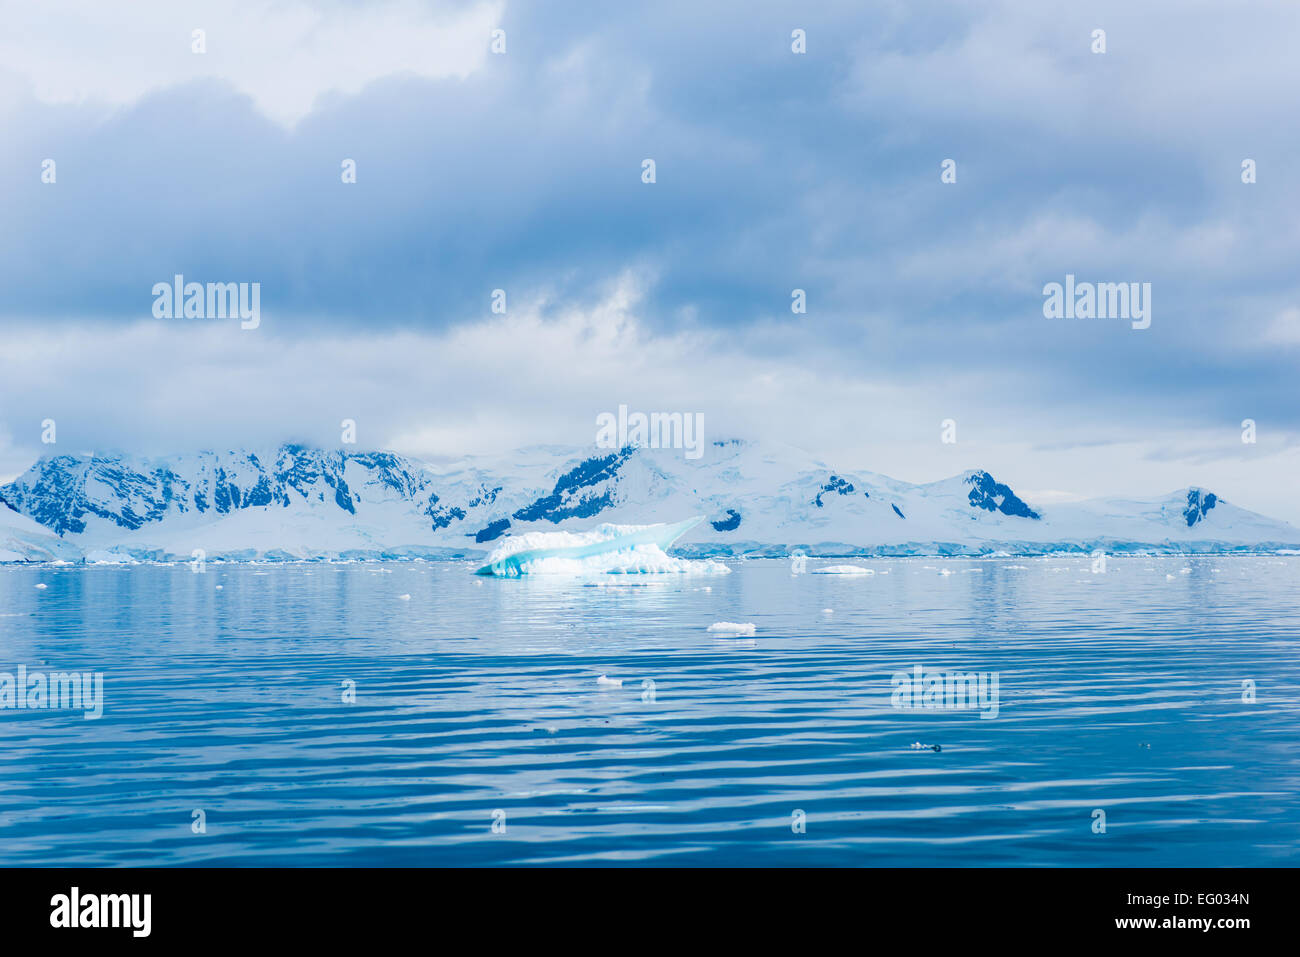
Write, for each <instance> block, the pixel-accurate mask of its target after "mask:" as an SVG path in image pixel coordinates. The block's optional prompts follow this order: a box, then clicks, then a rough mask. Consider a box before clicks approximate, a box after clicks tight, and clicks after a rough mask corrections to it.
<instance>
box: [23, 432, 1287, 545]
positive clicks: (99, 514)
mask: <svg viewBox="0 0 1300 957" xmlns="http://www.w3.org/2000/svg"><path fill="white" fill-rule="evenodd" d="M692 514H704V515H705V517H706V519H707V521H705V522H703V523H701V525H700V526H698V527H697V529H695V530H694V531H692V533H691V534H690V535H688V536H686V537H685V538H684V539H683V540H682V541H681V542H680V543H679V544H678V550H679V551H680V552H682V553H683V554H687V555H692V556H705V555H712V556H718V555H722V556H726V555H778V554H780V555H783V554H789V553H790V552H792V551H794V550H796V549H798V550H803V551H805V552H807V553H808V554H813V555H887V554H900V555H922V554H934V555H944V554H954V555H955V554H970V555H987V554H996V553H1007V554H1040V553H1044V552H1049V551H1076V552H1077V551H1092V550H1093V549H1095V548H1102V549H1104V550H1108V551H1135V550H1157V551H1247V550H1258V551H1285V550H1291V549H1295V548H1300V530H1297V529H1296V528H1295V527H1294V526H1291V525H1289V524H1288V523H1285V522H1281V521H1278V520H1274V519H1271V518H1268V517H1266V516H1263V515H1258V514H1257V513H1253V512H1249V511H1247V510H1245V509H1241V508H1238V507H1237V506H1234V505H1232V504H1231V503H1230V502H1228V501H1226V500H1225V499H1223V498H1222V496H1220V495H1218V494H1217V493H1215V492H1211V491H1209V490H1206V489H1202V488H1200V487H1197V486H1189V487H1186V488H1183V489H1179V490H1177V491H1175V492H1172V493H1170V494H1169V495H1166V496H1163V497H1160V498H1156V499H1149V500H1121V499H1099V500H1092V501H1088V502H1078V503H1071V504H1067V505H1059V504H1058V505H1052V506H1037V505H1034V504H1033V503H1030V502H1027V501H1025V500H1024V499H1022V498H1021V497H1020V496H1019V495H1017V494H1016V492H1015V490H1014V489H1013V488H1012V486H1011V485H1009V484H1007V483H1005V482H1001V481H999V480H998V479H997V478H995V477H994V476H993V475H992V474H990V473H989V472H988V471H986V470H983V469H972V470H968V471H966V472H963V473H960V474H959V475H955V476H952V477H950V478H947V479H942V480H939V481H937V482H930V483H926V484H919V485H917V484H911V483H907V482H902V481H899V480H896V479H892V478H889V477H888V476H885V475H881V474H878V473H874V472H869V471H862V470H840V469H835V468H833V467H831V466H830V465H828V464H827V463H825V462H824V461H822V460H821V459H819V458H817V457H815V456H811V455H808V454H807V453H804V452H802V451H800V450H798V449H794V448H791V447H787V446H778V445H772V444H760V443H754V442H747V441H742V440H724V441H717V442H714V443H712V444H711V445H710V446H708V452H707V453H706V455H705V456H703V457H702V458H700V459H698V460H690V459H686V458H685V456H684V455H683V453H682V452H681V451H680V450H671V449H649V448H644V447H637V446H625V447H623V448H620V449H590V448H587V449H581V448H569V447H558V446H532V447H529V448H525V449H519V450H515V451H514V452H512V453H508V454H506V455H501V456H476V457H465V458H462V459H460V460H457V461H454V462H450V463H444V464H429V463H424V462H421V461H419V460H417V459H415V458H411V457H408V456H404V455H401V454H399V453H396V452H388V451H381V450H373V451H353V450H351V449H320V448H314V447H311V446H307V445H304V444H300V443H284V444H281V445H279V446H276V447H274V448H270V449H230V450H225V451H213V450H206V451H200V452H190V453H183V454H179V455H172V456H162V457H157V456H155V457H146V456H132V455H129V454H126V453H111V454H83V455H66V454H61V455H53V456H46V457H43V458H41V459H40V460H38V461H37V462H36V463H35V464H33V465H32V467H31V468H29V469H28V470H27V472H25V473H23V474H22V475H20V476H18V477H17V478H15V479H14V480H13V481H12V482H10V483H8V484H7V485H4V486H2V487H0V561H23V560H29V561H48V560H66V559H65V558H63V557H62V556H67V555H70V554H74V551H73V549H75V554H79V555H81V556H84V557H86V558H87V559H89V560H92V561H98V560H160V561H164V560H165V561H173V560H178V559H183V560H189V559H190V558H191V556H192V555H193V554H194V553H195V551H196V550H198V551H200V552H202V553H203V555H205V556H206V557H208V558H212V559H214V560H215V559H218V558H224V559H227V560H295V559H297V560H302V559H319V558H326V559H347V558H413V557H423V558H445V557H462V556H463V557H468V558H477V557H481V556H482V555H483V554H485V553H486V551H487V550H488V549H490V548H492V547H493V543H494V542H496V541H497V540H498V539H500V538H502V537H503V536H506V535H511V534H518V533H522V532H528V531H543V530H566V531H568V530H574V529H581V528H587V527H590V526H591V525H593V524H596V523H599V522H612V523H615V524H647V523H652V522H664V521H676V520H679V519H681V518H682V517H683V516H686V515H692ZM19 519H21V520H22V521H18V520H19ZM15 556H17V557H15Z"/></svg>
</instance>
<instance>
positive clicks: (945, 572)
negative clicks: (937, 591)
mask: <svg viewBox="0 0 1300 957" xmlns="http://www.w3.org/2000/svg"><path fill="white" fill-rule="evenodd" d="M939 574H940V575H951V574H952V572H950V571H948V569H946V568H940V569H939Z"/></svg>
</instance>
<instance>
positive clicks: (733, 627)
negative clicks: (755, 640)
mask: <svg viewBox="0 0 1300 957" xmlns="http://www.w3.org/2000/svg"><path fill="white" fill-rule="evenodd" d="M709 631H710V632H712V633H713V634H715V635H752V634H754V632H756V631H758V628H757V627H756V626H755V625H754V623H753V622H752V621H750V622H736V621H715V622H714V623H713V624H711V625H709Z"/></svg>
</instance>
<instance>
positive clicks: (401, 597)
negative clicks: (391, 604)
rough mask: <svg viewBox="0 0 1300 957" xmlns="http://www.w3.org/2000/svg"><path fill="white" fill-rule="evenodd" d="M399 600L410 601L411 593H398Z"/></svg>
mask: <svg viewBox="0 0 1300 957" xmlns="http://www.w3.org/2000/svg"><path fill="white" fill-rule="evenodd" d="M397 600H398V601H410V600H411V596H410V595H398V596H397Z"/></svg>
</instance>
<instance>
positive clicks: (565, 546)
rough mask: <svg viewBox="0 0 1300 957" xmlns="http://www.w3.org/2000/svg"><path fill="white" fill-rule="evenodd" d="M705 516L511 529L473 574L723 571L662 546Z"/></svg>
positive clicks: (519, 575)
mask: <svg viewBox="0 0 1300 957" xmlns="http://www.w3.org/2000/svg"><path fill="white" fill-rule="evenodd" d="M703 520H704V516H703V515H696V516H695V517H694V518H688V519H686V520H685V521H682V522H675V523H671V524H668V523H662V524H658V525H612V524H604V525H597V526H596V527H595V528H593V529H591V530H589V531H586V532H528V533H527V534H524V535H515V536H511V537H510V538H508V539H506V540H505V541H504V542H502V544H501V545H500V547H498V548H497V549H496V551H494V552H493V553H492V554H491V555H489V556H488V560H487V564H485V565H483V566H482V567H481V568H479V569H478V570H477V571H476V572H475V574H476V575H491V576H495V577H498V578H519V577H521V576H523V575H539V574H559V575H582V574H589V573H597V574H609V575H619V574H651V575H653V574H665V573H681V572H693V571H702V572H706V573H715V574H716V573H719V572H722V573H725V572H727V571H729V569H728V568H727V566H725V565H722V564H720V563H719V562H714V561H690V560H687V559H684V558H674V557H672V556H671V555H669V554H668V553H667V552H666V551H665V549H667V548H669V547H670V546H671V545H672V543H673V542H675V541H677V539H679V538H681V537H682V536H683V535H684V534H686V533H687V532H688V531H690V530H691V529H692V528H694V527H695V526H696V525H698V524H699V523H700V522H702V521H703Z"/></svg>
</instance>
